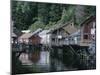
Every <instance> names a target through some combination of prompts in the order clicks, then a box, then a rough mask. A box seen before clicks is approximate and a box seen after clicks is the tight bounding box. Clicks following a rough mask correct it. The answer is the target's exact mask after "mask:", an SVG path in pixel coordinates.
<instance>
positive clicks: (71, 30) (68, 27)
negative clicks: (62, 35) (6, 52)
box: [50, 21, 77, 33]
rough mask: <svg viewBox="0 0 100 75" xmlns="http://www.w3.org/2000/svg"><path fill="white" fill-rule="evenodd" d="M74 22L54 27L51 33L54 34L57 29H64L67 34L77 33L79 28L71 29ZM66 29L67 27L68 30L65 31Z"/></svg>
mask: <svg viewBox="0 0 100 75" xmlns="http://www.w3.org/2000/svg"><path fill="white" fill-rule="evenodd" d="M72 23H73V22H72V21H69V22H67V23H65V24H59V25H57V24H56V25H57V26H56V25H55V27H53V28H51V29H50V32H53V31H55V30H57V29H60V28H62V29H64V30H65V31H66V32H67V33H73V32H75V31H76V30H77V28H76V27H75V26H73V27H70V24H72ZM65 27H67V28H66V29H65Z"/></svg>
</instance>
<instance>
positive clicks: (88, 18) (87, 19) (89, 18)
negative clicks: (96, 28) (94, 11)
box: [80, 15, 96, 26]
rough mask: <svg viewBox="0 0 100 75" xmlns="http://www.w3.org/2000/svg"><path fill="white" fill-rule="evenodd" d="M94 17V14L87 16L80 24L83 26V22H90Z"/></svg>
mask: <svg viewBox="0 0 100 75" xmlns="http://www.w3.org/2000/svg"><path fill="white" fill-rule="evenodd" d="M93 19H96V16H93V15H91V16H89V17H87V18H86V19H85V20H84V21H83V22H82V23H80V25H81V26H83V24H85V23H88V22H90V21H91V20H93Z"/></svg>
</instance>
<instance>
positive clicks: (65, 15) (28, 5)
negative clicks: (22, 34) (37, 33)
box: [12, 1, 96, 31]
mask: <svg viewBox="0 0 100 75" xmlns="http://www.w3.org/2000/svg"><path fill="white" fill-rule="evenodd" d="M95 14H96V7H95V6H82V5H67V4H66V5H65V4H51V3H37V2H23V1H12V20H13V21H14V26H15V27H16V28H17V29H18V30H25V29H28V28H29V29H30V30H31V31H34V30H36V29H37V28H45V29H49V28H50V27H52V26H53V25H55V24H56V25H59V24H64V23H66V22H68V21H70V20H73V21H74V23H75V24H76V25H79V24H80V23H81V22H82V21H83V20H84V19H85V18H86V17H88V16H89V15H95Z"/></svg>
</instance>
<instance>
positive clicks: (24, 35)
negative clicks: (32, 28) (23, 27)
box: [19, 33, 32, 39]
mask: <svg viewBox="0 0 100 75" xmlns="http://www.w3.org/2000/svg"><path fill="white" fill-rule="evenodd" d="M31 36H32V33H25V34H23V35H22V36H20V37H19V38H26V39H28V38H30V37H31Z"/></svg>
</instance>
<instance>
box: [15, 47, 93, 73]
mask: <svg viewBox="0 0 100 75" xmlns="http://www.w3.org/2000/svg"><path fill="white" fill-rule="evenodd" d="M75 47H76V46H75ZM74 49H76V51H75V52H78V53H79V51H81V52H80V53H81V54H82V53H83V54H84V55H76V54H75V53H74V52H73V51H72V50H71V48H70V47H67V46H63V47H59V48H58V47H52V48H45V47H44V48H43V47H39V48H35V47H34V46H33V47H32V46H31V48H29V49H28V48H27V51H23V52H21V53H20V55H19V57H18V60H16V62H15V65H16V63H17V62H18V61H20V62H21V64H17V65H20V66H16V67H17V70H18V72H17V73H39V72H56V71H69V70H81V69H89V67H90V69H93V68H95V63H94V65H93V66H92V65H91V64H90V63H88V60H87V56H86V55H88V54H87V53H86V52H85V53H84V51H85V50H86V49H85V50H84V49H83V52H82V50H79V48H74ZM15 56H16V53H15ZM84 56H85V58H83V57H84ZM14 59H15V58H14ZM88 59H89V58H88ZM94 59H95V58H94ZM94 61H95V60H94ZM86 64H89V66H87V65H86ZM91 66H92V68H91ZM18 67H19V68H18ZM20 69H21V70H20ZM15 71H16V70H15Z"/></svg>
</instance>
